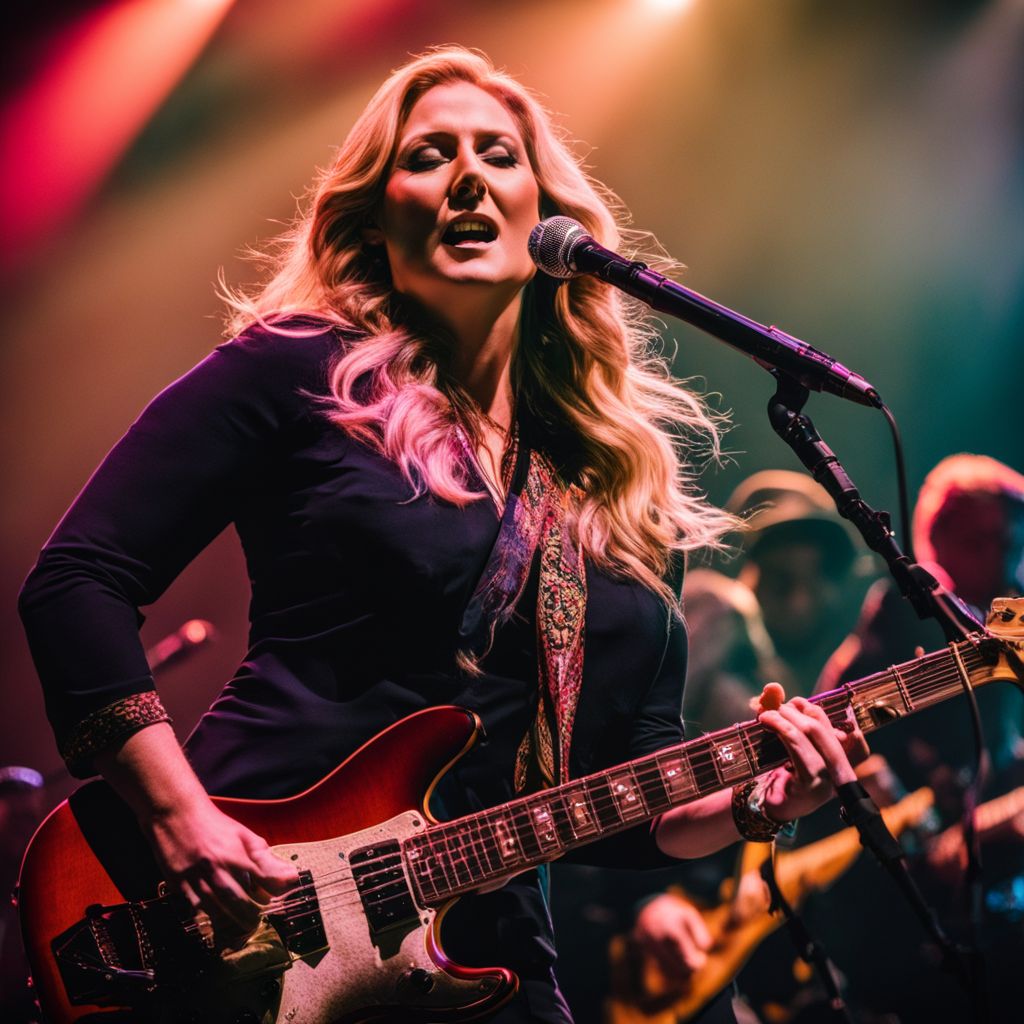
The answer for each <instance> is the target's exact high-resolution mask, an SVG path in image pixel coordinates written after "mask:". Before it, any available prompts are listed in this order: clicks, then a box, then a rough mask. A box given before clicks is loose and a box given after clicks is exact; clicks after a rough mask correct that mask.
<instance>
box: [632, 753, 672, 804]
mask: <svg viewBox="0 0 1024 1024" xmlns="http://www.w3.org/2000/svg"><path fill="white" fill-rule="evenodd" d="M633 772H634V774H635V775H636V781H637V785H638V786H639V787H640V792H641V794H642V795H643V798H644V803H645V804H646V805H647V809H648V811H650V812H651V813H652V814H660V813H661V812H662V811H666V810H668V809H669V808H670V807H671V806H672V799H671V797H670V796H669V794H668V791H667V790H666V789H665V784H664V781H663V779H662V776H661V768H660V766H659V765H658V759H657V758H656V757H646V758H644V759H643V760H642V761H636V762H634V764H633Z"/></svg>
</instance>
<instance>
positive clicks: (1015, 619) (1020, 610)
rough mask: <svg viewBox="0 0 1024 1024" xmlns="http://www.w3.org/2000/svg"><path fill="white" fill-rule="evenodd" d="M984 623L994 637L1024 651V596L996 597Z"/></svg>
mask: <svg viewBox="0 0 1024 1024" xmlns="http://www.w3.org/2000/svg"><path fill="white" fill-rule="evenodd" d="M985 625H986V626H987V627H988V631H989V632H990V633H991V634H992V635H993V636H994V637H998V638H999V639H1000V640H1002V641H1004V642H1005V643H1007V644H1008V645H1009V646H1010V647H1012V648H1014V650H1016V651H1018V652H1024V597H997V598H996V599H995V600H994V601H993V602H992V607H991V608H990V609H989V612H988V618H987V619H986V621H985Z"/></svg>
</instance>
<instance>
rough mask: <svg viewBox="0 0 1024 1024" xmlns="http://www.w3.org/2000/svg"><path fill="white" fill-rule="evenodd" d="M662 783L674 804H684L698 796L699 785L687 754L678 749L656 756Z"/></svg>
mask: <svg viewBox="0 0 1024 1024" xmlns="http://www.w3.org/2000/svg"><path fill="white" fill-rule="evenodd" d="M655 760H656V761H657V764H658V770H659V772H660V774H661V782H662V785H663V786H664V787H665V793H666V794H667V795H668V798H669V800H670V801H671V803H672V804H679V803H682V802H683V801H684V800H688V799H689V798H690V797H693V796H696V795H697V792H698V790H697V783H696V781H695V780H694V778H693V771H692V769H691V768H690V762H689V760H688V758H687V756H686V754H685V753H683V752H681V751H679V750H678V748H677V749H675V750H668V751H665V752H663V753H660V754H656V755H655Z"/></svg>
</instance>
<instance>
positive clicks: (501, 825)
mask: <svg viewBox="0 0 1024 1024" xmlns="http://www.w3.org/2000/svg"><path fill="white" fill-rule="evenodd" d="M490 824H491V828H492V829H493V830H494V838H495V840H496V841H497V845H498V854H499V856H500V857H501V860H502V862H503V864H504V865H505V866H506V867H508V866H510V865H511V864H514V863H516V862H518V861H521V860H522V859H523V854H522V849H521V847H520V844H519V834H518V832H517V831H516V830H515V828H514V827H513V825H512V823H511V822H510V820H509V818H508V817H507V816H505V815H494V816H493V817H492V818H491V823H490Z"/></svg>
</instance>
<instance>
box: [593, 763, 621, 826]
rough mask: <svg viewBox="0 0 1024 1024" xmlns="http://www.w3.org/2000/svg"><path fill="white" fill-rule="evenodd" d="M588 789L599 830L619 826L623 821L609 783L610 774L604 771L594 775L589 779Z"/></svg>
mask: <svg viewBox="0 0 1024 1024" xmlns="http://www.w3.org/2000/svg"><path fill="white" fill-rule="evenodd" d="M587 790H588V793H589V795H590V806H591V809H592V810H593V812H594V820H595V821H596V822H597V826H598V828H597V831H598V832H606V831H609V830H612V829H616V828H618V826H619V825H620V824H621V823H622V819H621V818H620V817H619V807H618V804H617V802H616V800H615V796H614V794H613V793H612V791H611V789H610V787H609V785H608V776H607V775H606V774H605V773H604V772H602V773H601V774H600V775H596V776H592V777H591V778H590V779H588V780H587Z"/></svg>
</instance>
